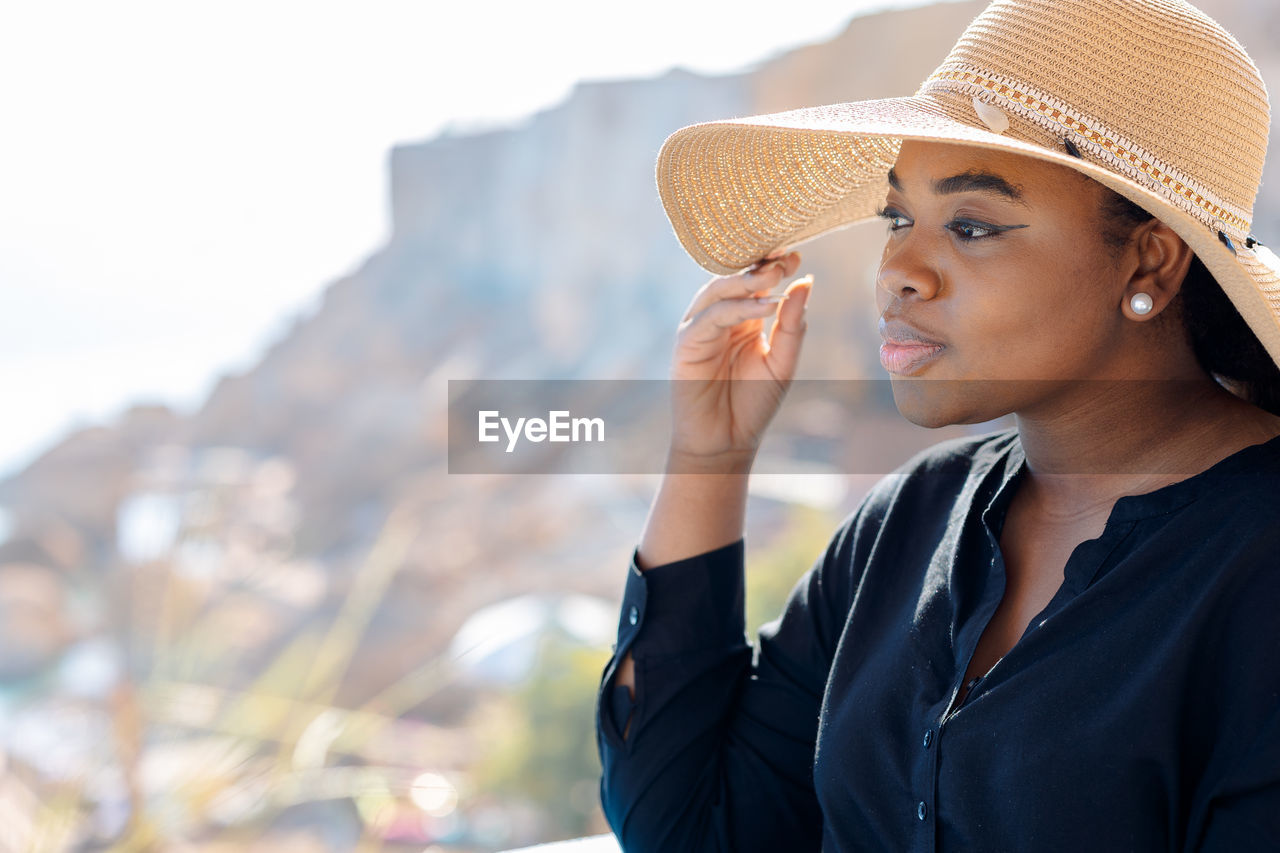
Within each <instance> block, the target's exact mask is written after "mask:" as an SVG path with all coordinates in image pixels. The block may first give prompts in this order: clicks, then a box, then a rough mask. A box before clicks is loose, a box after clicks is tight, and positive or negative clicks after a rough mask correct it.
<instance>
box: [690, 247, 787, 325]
mask: <svg viewBox="0 0 1280 853" xmlns="http://www.w3.org/2000/svg"><path fill="white" fill-rule="evenodd" d="M799 267H800V255H799V254H798V253H796V252H788V253H786V254H783V255H778V256H777V257H775V258H772V259H769V258H766V259H765V260H764V261H762V262H760V263H759V264H757V265H756V266H754V267H752V268H751V269H748V270H744V271H742V272H740V273H737V274H735V275H728V276H717V277H716V278H713V279H711V280H710V281H708V282H707V283H706V284H704V285H703V286H702V287H701V288H700V289H699V290H698V292H697V293H695V294H694V296H693V300H692V301H691V302H690V303H689V309H688V310H687V311H685V313H684V317H683V318H682V319H681V322H686V321H688V320H689V319H690V318H692V317H695V316H697V314H698V313H700V312H701V311H703V310H705V309H706V308H707V307H708V306H709V305H711V304H713V303H715V302H718V301H719V300H721V299H740V298H743V297H747V296H751V295H753V294H756V293H759V292H761V291H766V290H769V289H771V288H773V287H775V286H776V285H777V284H778V282H780V281H782V279H784V278H785V277H787V276H789V275H794V274H795V271H796V270H797V269H798V268H799Z"/></svg>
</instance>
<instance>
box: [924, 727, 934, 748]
mask: <svg viewBox="0 0 1280 853" xmlns="http://www.w3.org/2000/svg"><path fill="white" fill-rule="evenodd" d="M931 743H933V729H925V732H924V748H925V749H928V748H929V744H931Z"/></svg>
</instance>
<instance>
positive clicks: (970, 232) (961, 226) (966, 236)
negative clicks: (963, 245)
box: [947, 222, 1000, 240]
mask: <svg viewBox="0 0 1280 853" xmlns="http://www.w3.org/2000/svg"><path fill="white" fill-rule="evenodd" d="M947 227H949V228H950V229H951V230H952V231H953V232H954V233H955V235H956V236H957V237H959V238H960V239H961V240H981V239H983V238H985V237H994V236H996V235H997V234H999V233H1000V232H999V231H997V230H996V229H994V228H987V227H986V226H985V225H979V224H977V223H976V222H953V223H951V225H949V226H947ZM974 232H981V233H974Z"/></svg>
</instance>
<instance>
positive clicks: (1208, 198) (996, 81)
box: [917, 63, 1252, 243]
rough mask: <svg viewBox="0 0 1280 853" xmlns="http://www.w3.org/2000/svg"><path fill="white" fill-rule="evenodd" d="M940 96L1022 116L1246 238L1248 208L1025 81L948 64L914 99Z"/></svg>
mask: <svg viewBox="0 0 1280 853" xmlns="http://www.w3.org/2000/svg"><path fill="white" fill-rule="evenodd" d="M942 92H953V93H956V94H959V95H963V96H965V97H966V98H969V97H971V98H975V99H977V101H976V102H975V107H976V106H978V102H981V103H986V104H991V105H993V106H995V107H998V108H999V109H1001V110H1005V111H1006V112H1009V113H1012V114H1014V115H1016V116H1021V117H1022V118H1024V119H1026V120H1028V121H1030V122H1032V123H1033V124H1035V125H1037V126H1038V127H1039V128H1041V129H1042V130H1044V131H1045V132H1046V133H1048V134H1049V135H1050V136H1051V137H1052V138H1053V139H1054V140H1061V141H1062V142H1067V141H1069V142H1070V143H1071V144H1072V145H1073V146H1074V148H1075V149H1076V152H1078V153H1079V154H1080V155H1081V156H1082V157H1089V156H1090V155H1092V159H1094V160H1096V161H1097V162H1099V163H1100V164H1103V165H1105V166H1107V167H1109V168H1111V169H1112V170H1113V171H1115V172H1117V173H1118V174H1121V175H1124V176H1126V177H1128V178H1129V179H1131V180H1133V181H1135V182H1136V183H1138V184H1141V185H1144V186H1147V187H1149V188H1150V189H1151V190H1152V191H1153V192H1155V193H1157V194H1159V195H1160V196H1162V197H1163V198H1165V199H1167V200H1168V201H1169V203H1171V204H1173V205H1175V206H1177V207H1178V208H1179V209H1181V210H1183V211H1185V212H1186V213H1187V214H1188V215H1190V216H1193V217H1195V219H1196V220H1198V221H1199V222H1201V223H1202V224H1203V225H1204V226H1205V227H1206V228H1208V229H1210V230H1211V231H1213V232H1215V233H1216V232H1219V231H1222V232H1225V233H1226V234H1227V235H1228V236H1229V237H1231V238H1232V239H1233V240H1234V241H1235V242H1236V243H1242V242H1244V241H1245V239H1246V238H1247V237H1248V236H1249V234H1250V231H1251V227H1252V226H1251V219H1252V211H1251V210H1245V209H1242V208H1241V207H1239V206H1237V205H1234V204H1231V203H1230V202H1228V201H1227V200H1225V199H1224V198H1222V197H1221V195H1220V194H1219V193H1217V192H1215V191H1214V190H1213V189H1211V188H1210V187H1209V186H1208V185H1207V184H1206V183H1205V182H1203V181H1201V180H1198V179H1197V178H1195V177H1193V176H1192V175H1190V174H1188V173H1186V172H1185V171H1183V170H1181V169H1178V168H1177V167H1176V166H1173V165H1171V164H1169V163H1167V162H1164V161H1162V160H1161V159H1160V158H1158V157H1156V156H1155V155H1153V154H1152V153H1151V152H1150V151H1148V150H1147V149H1146V148H1144V147H1143V146H1142V145H1140V144H1138V143H1137V142H1135V141H1133V140H1131V139H1129V138H1127V137H1126V136H1124V135H1123V134H1121V133H1119V132H1117V131H1116V130H1114V129H1113V128H1110V127H1108V126H1107V124H1106V123H1105V122H1102V121H1100V120H1099V119H1097V118H1096V117H1093V116H1089V115H1086V114H1085V113H1083V112H1082V111H1080V110H1078V109H1076V108H1074V107H1073V106H1072V105H1071V104H1068V103H1066V102H1064V101H1063V100H1061V99H1059V98H1057V97H1055V96H1054V95H1052V94H1050V93H1047V92H1043V91H1040V90H1039V89H1037V88H1036V87H1034V86H1031V85H1029V84H1027V83H1026V82H1024V81H1020V80H1014V79H1011V78H1009V77H1007V76H1004V75H1001V74H998V73H996V72H993V71H991V70H989V69H984V68H977V67H973V66H966V65H958V64H955V63H949V64H947V65H944V66H943V67H942V68H940V69H939V70H937V71H935V72H934V73H933V74H932V75H931V76H930V77H929V78H928V79H927V80H925V82H924V83H923V84H922V85H921V86H920V89H919V91H918V92H917V95H924V96H929V95H938V94H939V93H942ZM1059 147H1061V143H1059ZM1073 153H1075V152H1073Z"/></svg>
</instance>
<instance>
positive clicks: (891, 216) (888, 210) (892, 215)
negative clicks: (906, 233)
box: [876, 207, 911, 231]
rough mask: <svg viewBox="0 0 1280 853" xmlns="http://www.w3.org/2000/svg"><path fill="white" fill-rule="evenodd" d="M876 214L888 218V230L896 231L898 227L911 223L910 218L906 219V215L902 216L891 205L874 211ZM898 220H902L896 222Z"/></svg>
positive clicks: (904, 226)
mask: <svg viewBox="0 0 1280 853" xmlns="http://www.w3.org/2000/svg"><path fill="white" fill-rule="evenodd" d="M876 216H879V217H880V218H881V219H887V220H889V230H890V231H897V230H898V229H899V228H906V227H907V226H908V225H910V224H911V220H909V219H907V217H905V216H903V215H902V214H901V213H899V212H898V211H896V210H894V209H893V208H892V207H882V208H880V209H879V210H877V211H876ZM898 220H902V222H898Z"/></svg>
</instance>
